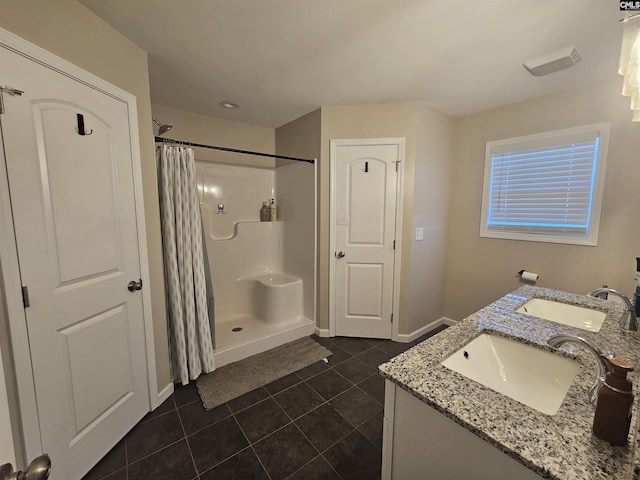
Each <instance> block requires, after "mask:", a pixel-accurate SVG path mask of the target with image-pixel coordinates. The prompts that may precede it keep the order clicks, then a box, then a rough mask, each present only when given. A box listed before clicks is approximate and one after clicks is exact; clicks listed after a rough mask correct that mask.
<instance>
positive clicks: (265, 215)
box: [260, 202, 269, 222]
mask: <svg viewBox="0 0 640 480" xmlns="http://www.w3.org/2000/svg"><path fill="white" fill-rule="evenodd" d="M260 221H261V222H268V221H269V205H268V203H267V202H262V208H261V209H260Z"/></svg>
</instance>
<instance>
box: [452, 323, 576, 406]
mask: <svg viewBox="0 0 640 480" xmlns="http://www.w3.org/2000/svg"><path fill="white" fill-rule="evenodd" d="M465 354H466V355H465ZM442 365H444V366H445V367H447V368H449V369H451V370H453V371H455V372H458V373H460V374H461V375H464V376H465V377H467V378H470V379H471V380H475V381H476V382H478V383H481V384H482V385H485V386H487V387H489V388H491V389H492V390H495V391H496V392H499V393H502V394H503V395H506V396H507V397H510V398H512V399H514V400H517V401H518V402H520V403H524V404H525V405H528V406H529V407H531V408H535V409H536V410H538V411H539V412H542V413H545V414H547V415H553V414H555V413H556V412H557V411H558V408H560V405H561V404H562V401H563V400H564V397H565V396H566V395H567V391H568V390H569V387H570V386H571V384H572V383H573V379H574V378H575V376H576V374H577V373H578V369H579V368H580V364H579V363H578V362H576V361H575V360H571V359H570V358H566V357H562V356H560V355H556V354H554V353H551V352H547V351H546V350H542V349H539V348H535V347H532V346H530V345H526V344H524V343H521V342H518V341H516V340H511V339H508V338H504V337H501V336H499V335H490V334H486V333H483V334H481V335H480V336H478V337H476V338H474V339H473V340H472V341H471V342H469V343H468V344H467V345H465V346H464V347H462V348H461V349H460V350H458V351H457V352H455V353H454V354H453V355H451V356H450V357H449V358H447V359H446V360H445V361H444V362H442Z"/></svg>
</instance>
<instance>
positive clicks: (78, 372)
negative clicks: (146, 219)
mask: <svg viewBox="0 0 640 480" xmlns="http://www.w3.org/2000/svg"><path fill="white" fill-rule="evenodd" d="M0 65H1V66H2V69H1V70H0V85H1V86H11V87H14V88H17V89H19V90H23V91H24V94H23V95H22V96H14V97H12V96H10V95H7V94H5V95H4V103H5V107H6V113H5V114H3V115H1V116H0V122H1V123H0V124H1V127H2V135H3V138H4V148H5V154H6V162H7V172H8V177H9V188H10V192H11V202H12V208H13V216H14V223H15V231H16V243H17V249H18V260H19V264H20V275H21V281H22V284H23V285H24V286H27V287H28V290H29V295H30V306H29V307H28V308H25V316H26V322H27V328H28V332H29V346H30V349H31V359H32V367H33V373H34V385H35V390H36V397H37V405H38V417H39V424H40V431H41V438H42V446H43V450H44V452H46V453H48V454H49V455H50V456H51V460H52V463H53V470H52V474H51V478H52V479H57V480H63V479H65V480H66V479H78V478H81V477H82V476H83V475H84V474H85V473H86V472H87V471H88V470H89V469H90V468H91V467H92V466H93V465H94V464H95V463H96V462H97V461H98V460H99V459H100V458H101V457H102V456H103V455H104V454H105V453H106V452H107V451H108V450H109V449H110V448H111V447H112V446H113V445H115V444H116V443H117V442H118V441H119V440H120V439H121V438H122V437H123V436H124V435H125V434H126V433H127V431H129V430H130V429H131V427H133V426H134V425H135V424H136V423H137V421H138V420H140V418H142V416H144V414H145V413H146V412H147V411H148V405H149V397H148V381H147V365H146V354H145V336H144V319H143V310H142V298H141V293H140V292H139V291H135V290H134V291H133V292H131V291H129V289H128V288H127V284H128V283H129V282H131V281H138V279H139V278H140V257H139V252H138V237H137V235H138V233H137V224H136V216H135V206H134V187H133V177H132V175H133V172H132V155H131V142H130V138H129V114H128V108H129V105H128V104H127V103H125V102H123V101H121V100H118V99H115V98H113V97H111V96H110V95H108V94H105V93H103V92H101V91H98V90H96V89H94V88H91V87H89V86H87V85H85V84H83V83H80V82H79V81H76V80H74V79H71V78H69V77H67V76H65V75H64V74H61V73H59V72H57V71H54V70H52V69H50V68H48V67H46V66H43V65H41V64H38V63H36V62H34V61H31V60H29V59H27V58H25V57H23V56H21V55H18V54H16V53H14V52H11V51H9V50H6V49H4V48H0ZM78 115H81V116H82V117H81V118H82V120H83V121H84V126H85V128H86V133H87V135H80V134H79V132H78V130H79V129H80V128H81V127H80V125H79V117H78ZM89 133H90V134H89Z"/></svg>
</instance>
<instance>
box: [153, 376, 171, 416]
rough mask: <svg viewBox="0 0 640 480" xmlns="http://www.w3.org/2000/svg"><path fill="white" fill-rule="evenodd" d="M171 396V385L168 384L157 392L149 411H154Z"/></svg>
mask: <svg viewBox="0 0 640 480" xmlns="http://www.w3.org/2000/svg"><path fill="white" fill-rule="evenodd" d="M172 394H173V383H171V382H169V383H168V384H167V386H166V387H164V388H163V389H162V390H160V391H159V392H158V396H157V397H156V398H155V399H154V403H155V405H152V408H151V410H155V409H156V408H158V407H159V406H160V405H162V403H163V402H164V401H165V400H166V399H167V398H169V397H170V396H171V395H172Z"/></svg>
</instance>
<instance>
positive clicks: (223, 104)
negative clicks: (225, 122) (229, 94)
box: [220, 100, 240, 110]
mask: <svg viewBox="0 0 640 480" xmlns="http://www.w3.org/2000/svg"><path fill="white" fill-rule="evenodd" d="M220 106H221V107H222V108H228V109H229V110H233V109H234V108H238V107H240V105H238V104H237V103H233V102H230V101H229V100H223V101H221V102H220Z"/></svg>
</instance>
